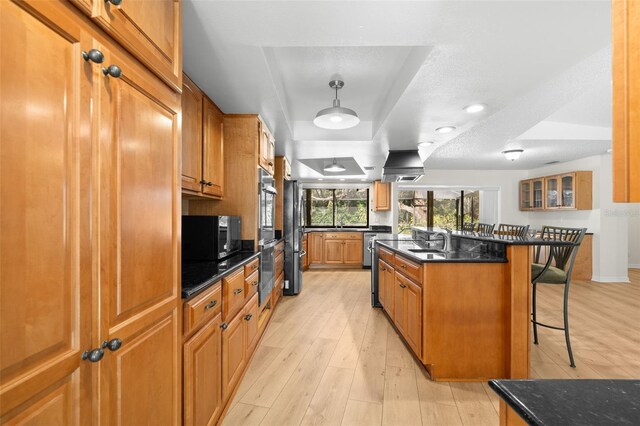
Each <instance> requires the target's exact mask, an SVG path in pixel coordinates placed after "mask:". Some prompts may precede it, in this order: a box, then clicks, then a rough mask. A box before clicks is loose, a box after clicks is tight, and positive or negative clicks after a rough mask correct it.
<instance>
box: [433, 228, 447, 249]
mask: <svg viewBox="0 0 640 426" xmlns="http://www.w3.org/2000/svg"><path fill="white" fill-rule="evenodd" d="M435 234H436V235H442V243H443V245H442V251H449V250H450V249H451V230H450V229H444V230H442V231H435Z"/></svg>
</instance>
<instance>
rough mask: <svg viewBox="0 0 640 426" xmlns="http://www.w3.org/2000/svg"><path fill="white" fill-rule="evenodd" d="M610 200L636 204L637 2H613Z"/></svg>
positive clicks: (639, 192) (639, 149) (639, 126)
mask: <svg viewBox="0 0 640 426" xmlns="http://www.w3.org/2000/svg"><path fill="white" fill-rule="evenodd" d="M612 17H613V40H612V42H613V63H612V66H613V201H616V202H622V203H624V202H626V203H637V202H640V2H638V1H636V0H613V3H612Z"/></svg>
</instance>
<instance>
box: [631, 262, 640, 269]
mask: <svg viewBox="0 0 640 426" xmlns="http://www.w3.org/2000/svg"><path fill="white" fill-rule="evenodd" d="M629 269H640V263H630V264H629Z"/></svg>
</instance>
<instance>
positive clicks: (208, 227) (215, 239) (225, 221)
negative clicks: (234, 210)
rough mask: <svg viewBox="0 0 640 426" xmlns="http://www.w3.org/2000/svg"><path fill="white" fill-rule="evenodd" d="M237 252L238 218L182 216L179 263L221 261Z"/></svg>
mask: <svg viewBox="0 0 640 426" xmlns="http://www.w3.org/2000/svg"><path fill="white" fill-rule="evenodd" d="M241 248H242V221H241V220H240V216H182V260H208V261H216V260H222V259H225V258H227V257H229V256H232V255H233V254H235V253H237V252H239V251H240V249H241Z"/></svg>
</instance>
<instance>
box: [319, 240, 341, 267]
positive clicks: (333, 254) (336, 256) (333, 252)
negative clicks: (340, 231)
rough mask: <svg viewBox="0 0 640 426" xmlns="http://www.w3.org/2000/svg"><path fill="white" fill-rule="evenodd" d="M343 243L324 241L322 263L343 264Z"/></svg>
mask: <svg viewBox="0 0 640 426" xmlns="http://www.w3.org/2000/svg"><path fill="white" fill-rule="evenodd" d="M343 252H344V241H341V240H325V242H324V263H327V264H342V263H344V256H343Z"/></svg>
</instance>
